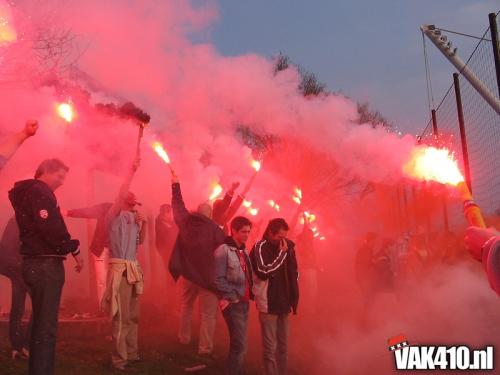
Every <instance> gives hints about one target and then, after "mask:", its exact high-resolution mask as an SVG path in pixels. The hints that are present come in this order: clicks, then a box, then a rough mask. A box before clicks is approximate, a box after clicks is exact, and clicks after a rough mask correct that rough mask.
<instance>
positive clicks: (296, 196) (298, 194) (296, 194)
mask: <svg viewBox="0 0 500 375" xmlns="http://www.w3.org/2000/svg"><path fill="white" fill-rule="evenodd" d="M293 192H294V196H293V197H292V200H293V201H294V202H295V203H297V204H298V205H299V206H300V205H301V204H302V190H301V189H299V188H298V187H296V188H295V189H294V191H293Z"/></svg>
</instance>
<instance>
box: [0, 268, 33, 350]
mask: <svg viewBox="0 0 500 375" xmlns="http://www.w3.org/2000/svg"><path fill="white" fill-rule="evenodd" d="M0 275H4V276H5V277H8V278H9V279H10V283H11V287H12V299H11V304H10V315H9V340H10V345H11V347H12V349H13V350H18V351H20V350H21V349H22V348H28V344H29V334H30V329H31V321H30V324H29V327H28V330H27V333H25V331H24V328H23V326H22V320H23V315H24V306H25V302H26V293H27V288H26V284H25V283H24V280H23V275H22V270H21V267H20V266H17V265H1V266H0Z"/></svg>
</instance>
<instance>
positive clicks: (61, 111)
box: [57, 103, 75, 123]
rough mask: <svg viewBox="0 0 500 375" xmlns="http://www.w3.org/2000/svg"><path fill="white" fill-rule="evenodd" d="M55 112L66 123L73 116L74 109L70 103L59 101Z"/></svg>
mask: <svg viewBox="0 0 500 375" xmlns="http://www.w3.org/2000/svg"><path fill="white" fill-rule="evenodd" d="M57 114H58V115H59V117H61V118H62V119H63V120H64V121H66V122H67V123H70V122H72V121H73V119H74V118H75V111H74V110H73V106H72V105H71V104H70V103H60V104H58V105H57Z"/></svg>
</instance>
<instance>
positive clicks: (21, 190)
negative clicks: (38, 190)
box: [9, 179, 45, 205]
mask: <svg viewBox="0 0 500 375" xmlns="http://www.w3.org/2000/svg"><path fill="white" fill-rule="evenodd" d="M37 184H44V183H43V182H41V181H38V180H35V179H30V180H23V181H18V182H16V183H15V184H14V187H13V188H12V189H11V190H10V191H9V199H10V201H11V202H12V204H13V205H17V204H18V203H19V202H20V201H21V200H22V199H23V197H24V195H25V194H26V192H27V191H28V190H29V189H30V188H31V187H32V186H34V185H37ZM44 185H45V184H44Z"/></svg>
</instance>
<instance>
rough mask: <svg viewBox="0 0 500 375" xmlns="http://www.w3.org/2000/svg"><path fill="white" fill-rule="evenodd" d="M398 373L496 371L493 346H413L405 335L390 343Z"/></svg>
mask: <svg viewBox="0 0 500 375" xmlns="http://www.w3.org/2000/svg"><path fill="white" fill-rule="evenodd" d="M387 344H388V346H389V351H391V352H393V353H394V360H395V362H396V369H398V370H493V369H494V367H493V346H486V347H484V348H482V349H471V348H469V347H468V346H465V345H461V346H438V345H410V343H409V342H408V339H407V338H406V336H405V335H398V336H394V337H391V338H390V339H389V340H387Z"/></svg>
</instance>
